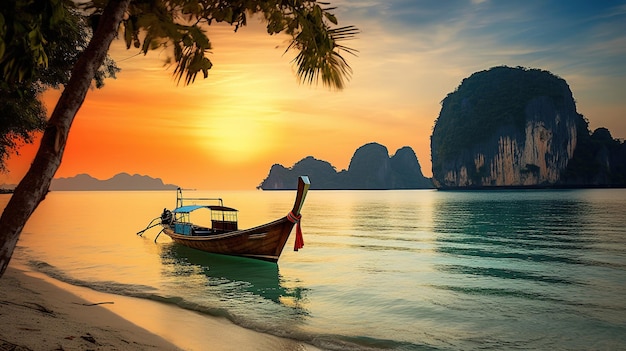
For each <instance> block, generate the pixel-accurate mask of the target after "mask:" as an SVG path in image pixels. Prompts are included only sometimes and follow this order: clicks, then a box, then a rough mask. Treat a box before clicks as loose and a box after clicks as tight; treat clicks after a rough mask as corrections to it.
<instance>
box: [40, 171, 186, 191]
mask: <svg viewBox="0 0 626 351" xmlns="http://www.w3.org/2000/svg"><path fill="white" fill-rule="evenodd" d="M176 188H178V186H176V185H174V184H163V181H162V180H161V179H160V178H152V177H149V176H146V175H139V174H134V175H130V174H128V173H120V174H117V175H115V176H113V177H112V178H110V179H106V180H99V179H96V178H94V177H92V176H90V175H88V174H78V175H76V176H74V177H69V178H56V179H53V180H52V184H51V185H50V190H51V191H92V190H175V189H176Z"/></svg>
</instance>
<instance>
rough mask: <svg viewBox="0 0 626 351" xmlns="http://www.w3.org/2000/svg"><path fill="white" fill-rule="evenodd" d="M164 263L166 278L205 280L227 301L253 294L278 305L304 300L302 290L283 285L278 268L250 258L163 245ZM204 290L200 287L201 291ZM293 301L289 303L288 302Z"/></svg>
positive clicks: (204, 283) (273, 264)
mask: <svg viewBox="0 0 626 351" xmlns="http://www.w3.org/2000/svg"><path fill="white" fill-rule="evenodd" d="M161 259H162V262H163V265H164V266H165V267H168V266H170V267H169V268H170V269H173V271H170V269H168V271H170V272H168V273H166V274H177V275H178V274H180V275H182V276H188V278H189V276H190V275H194V274H196V275H197V274H200V275H204V276H206V280H204V282H203V285H204V287H205V288H206V287H213V288H217V289H209V290H217V291H216V292H217V293H219V294H222V295H224V297H226V296H228V297H233V298H240V297H241V296H240V295H247V294H253V295H255V296H259V297H262V298H263V299H267V300H271V301H274V302H276V303H280V304H283V303H287V304H288V305H291V304H293V303H295V304H296V305H297V301H299V300H301V299H302V291H303V289H302V288H294V289H287V288H285V287H283V286H282V284H281V276H280V274H279V272H278V265H277V264H275V263H271V262H266V261H260V260H251V259H248V258H243V257H237V256H227V255H220V254H212V253H207V252H203V251H199V250H195V249H192V248H189V247H186V246H183V245H179V244H176V243H171V244H169V245H167V244H166V245H163V250H162V252H161ZM192 280H193V279H192ZM198 288H201V287H198ZM288 301H290V302H288Z"/></svg>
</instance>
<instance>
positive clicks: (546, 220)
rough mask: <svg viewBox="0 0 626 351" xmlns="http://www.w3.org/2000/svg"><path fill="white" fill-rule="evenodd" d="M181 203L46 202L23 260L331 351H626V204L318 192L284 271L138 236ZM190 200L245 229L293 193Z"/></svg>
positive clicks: (508, 195) (161, 198)
mask: <svg viewBox="0 0 626 351" xmlns="http://www.w3.org/2000/svg"><path fill="white" fill-rule="evenodd" d="M175 195H176V194H175V193H174V192H167V191H156V192H51V193H49V194H48V195H47V197H46V199H45V201H44V202H42V203H41V205H40V206H39V208H38V209H37V210H36V212H35V213H34V214H33V216H32V217H31V219H30V221H29V222H28V224H27V225H26V227H25V228H24V231H23V233H22V235H21V238H20V241H19V243H18V247H17V249H16V252H15V255H14V257H13V260H16V261H18V262H20V263H23V264H29V265H31V266H32V267H34V268H35V269H37V270H39V271H42V272H44V273H46V274H48V275H51V276H52V277H54V278H57V279H61V280H63V281H66V282H69V283H71V284H75V285H81V286H87V287H90V288H92V289H96V290H100V291H104V292H108V293H113V294H121V295H127V296H134V297H139V298H145V299H152V300H157V301H161V302H164V303H168V304H171V305H173V306H177V307H179V308H183V309H189V310H193V311H198V312H200V313H201V314H206V315H213V316H222V317H226V318H228V319H230V320H231V321H233V322H234V323H236V324H239V325H241V326H243V327H246V328H250V329H254V330H258V331H261V332H265V333H270V334H274V335H278V336H284V337H288V338H292V339H297V340H302V341H305V342H307V343H311V344H313V345H315V346H317V347H320V348H322V349H327V350H366V349H371V350H377V349H381V350H479V349H480V350H483V349H496V350H500V349H557V350H589V349H595V350H598V349H606V350H616V349H626V293H624V292H625V291H626V189H602V190H599V189H595V190H591V189H589V190H528V191H523V190H506V191H436V190H412V191H310V192H309V194H308V196H307V199H306V202H305V204H304V208H303V211H302V214H303V218H302V229H303V233H304V241H305V246H304V248H303V249H301V250H300V251H299V252H294V251H293V248H292V246H293V240H294V235H292V236H291V238H290V240H289V241H288V243H287V246H286V247H285V250H284V251H283V255H282V256H281V258H280V260H279V262H278V264H273V263H268V262H261V261H256V260H250V259H242V258H234V257H227V256H220V255H212V254H207V253H203V252H199V251H195V250H192V249H188V248H185V247H182V246H179V245H177V244H174V243H172V242H171V241H170V240H169V238H168V237H167V236H165V235H161V236H158V233H159V228H153V229H149V230H147V231H146V232H144V233H143V235H142V236H138V235H137V234H136V233H137V232H138V231H140V230H142V229H144V228H145V227H146V226H147V224H148V223H149V222H150V220H152V219H153V218H155V217H158V216H159V214H160V213H161V211H162V210H163V208H166V207H167V208H170V209H171V208H172V207H173V206H174V205H175ZM187 195H188V196H194V197H216V196H220V197H222V198H223V199H224V204H225V205H226V206H230V207H235V208H238V209H239V211H240V213H239V220H240V223H239V226H240V228H247V227H252V226H255V225H258V224H262V223H265V222H268V221H271V220H274V219H276V218H279V217H281V216H284V215H286V214H287V213H288V212H289V210H290V209H291V207H292V206H293V200H294V196H295V192H291V191H280V192H263V191H224V192H204V191H196V192H194V193H193V194H187ZM9 196H10V195H2V196H0V207H4V205H5V204H6V202H7V201H8V199H9ZM157 236H158V238H157ZM155 239H156V242H155Z"/></svg>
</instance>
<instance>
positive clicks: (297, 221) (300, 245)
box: [287, 211, 304, 251]
mask: <svg viewBox="0 0 626 351" xmlns="http://www.w3.org/2000/svg"><path fill="white" fill-rule="evenodd" d="M301 218H302V214H299V215H297V216H296V215H294V214H293V212H291V211H290V212H289V214H287V219H288V220H289V221H290V222H291V223H295V224H296V242H295V243H294V244H293V251H298V250H299V249H301V248H303V247H304V238H303V237H302V228H300V219H301Z"/></svg>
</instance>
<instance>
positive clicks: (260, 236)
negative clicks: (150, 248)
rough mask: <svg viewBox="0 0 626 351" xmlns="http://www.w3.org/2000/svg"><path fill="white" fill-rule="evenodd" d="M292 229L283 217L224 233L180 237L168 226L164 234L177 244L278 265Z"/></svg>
mask: <svg viewBox="0 0 626 351" xmlns="http://www.w3.org/2000/svg"><path fill="white" fill-rule="evenodd" d="M293 226H294V223H292V222H291V221H289V219H287V217H284V218H281V219H279V220H276V221H274V222H271V223H267V224H265V225H262V226H258V227H255V228H251V229H246V230H238V231H234V232H228V233H223V234H211V235H205V236H190V235H181V234H176V233H174V231H173V230H172V228H171V227H169V226H167V227H165V228H164V230H163V233H165V234H166V235H168V236H169V237H170V238H172V240H173V241H174V242H176V243H179V244H181V245H185V246H187V247H191V248H194V249H197V250H202V251H206V252H211V253H217V254H224V255H234V256H243V257H249V258H256V259H260V260H264V261H270V262H277V261H278V258H279V257H280V254H281V253H282V251H283V248H284V247H285V244H286V243H287V240H288V239H289V235H290V234H291V231H292V229H293Z"/></svg>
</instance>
